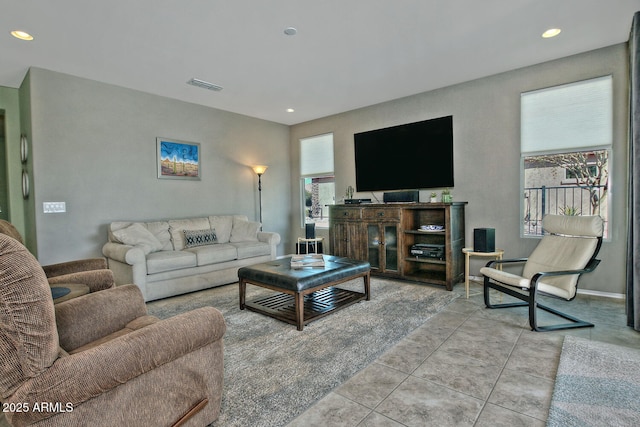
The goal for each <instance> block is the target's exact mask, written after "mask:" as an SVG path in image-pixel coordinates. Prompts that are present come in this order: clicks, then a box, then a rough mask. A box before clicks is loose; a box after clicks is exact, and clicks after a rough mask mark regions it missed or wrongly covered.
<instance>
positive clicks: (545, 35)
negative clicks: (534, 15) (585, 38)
mask: <svg viewBox="0 0 640 427" xmlns="http://www.w3.org/2000/svg"><path fill="white" fill-rule="evenodd" d="M561 31H562V30H561V29H560V28H550V29H548V30H547V31H545V32H544V33H542V37H543V38H545V39H549V38H551V37H555V36H557V35H558V34H560V32H561Z"/></svg>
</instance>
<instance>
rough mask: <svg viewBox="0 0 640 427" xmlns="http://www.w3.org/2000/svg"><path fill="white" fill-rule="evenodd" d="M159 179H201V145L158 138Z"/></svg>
mask: <svg viewBox="0 0 640 427" xmlns="http://www.w3.org/2000/svg"><path fill="white" fill-rule="evenodd" d="M156 144H157V151H158V153H157V156H158V178H163V179H191V180H199V179H200V144H198V143H197V142H185V141H178V140H175V139H168V138H156Z"/></svg>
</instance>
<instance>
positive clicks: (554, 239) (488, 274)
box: [480, 215, 603, 331]
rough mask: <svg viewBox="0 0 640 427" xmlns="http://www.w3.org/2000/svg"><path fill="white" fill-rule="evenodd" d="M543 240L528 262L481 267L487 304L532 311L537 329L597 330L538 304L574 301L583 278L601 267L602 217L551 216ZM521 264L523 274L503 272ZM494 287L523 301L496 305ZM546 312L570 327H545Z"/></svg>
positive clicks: (545, 221)
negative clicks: (542, 316) (541, 319)
mask: <svg viewBox="0 0 640 427" xmlns="http://www.w3.org/2000/svg"><path fill="white" fill-rule="evenodd" d="M542 228H543V230H544V233H545V234H544V236H543V237H542V239H541V240H540V243H538V246H536V248H535V249H534V251H533V252H532V253H531V255H529V257H528V258H521V259H505V260H497V261H490V262H489V263H488V264H487V266H486V267H483V268H481V269H480V273H482V275H483V276H484V302H485V305H486V306H487V307H488V308H506V307H517V306H528V307H529V325H530V326H531V329H532V330H534V331H552V330H557V329H569V328H584V327H593V324H592V323H589V322H585V321H583V320H580V319H578V318H577V317H574V316H571V315H569V314H566V313H563V312H561V311H559V310H556V309H555V308H552V307H548V306H546V305H543V304H541V303H540V300H539V298H538V297H539V296H540V295H545V296H550V297H555V298H557V299H560V300H565V301H571V300H573V299H574V298H575V296H576V293H577V290H578V280H579V279H580V277H581V275H582V274H585V273H590V272H592V271H593V270H595V268H596V267H597V266H598V264H599V263H600V260H598V259H596V256H597V255H598V252H599V251H600V246H601V245H602V234H603V221H602V218H601V217H600V216H597V215H593V216H565V215H547V216H545V217H544V219H543V220H542ZM514 264H515V265H517V264H521V265H523V267H522V272H521V273H520V274H514V273H512V272H508V271H503V270H502V266H509V265H514ZM491 289H495V290H497V291H500V292H502V293H505V294H507V295H510V296H512V297H514V298H517V299H519V300H521V302H508V303H501V304H492V303H491V301H490V291H491ZM538 308H539V309H541V310H544V311H546V312H548V313H551V314H553V315H555V316H558V317H560V318H562V319H564V320H568V321H569V323H561V324H554V325H545V326H541V325H540V324H539V322H538V317H537V310H536V309H538Z"/></svg>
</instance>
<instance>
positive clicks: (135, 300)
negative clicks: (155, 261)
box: [56, 285, 147, 351]
mask: <svg viewBox="0 0 640 427" xmlns="http://www.w3.org/2000/svg"><path fill="white" fill-rule="evenodd" d="M146 314H147V307H146V305H145V303H144V299H143V297H142V292H140V289H139V288H138V287H137V286H136V285H124V286H118V287H114V288H112V289H107V290H104V291H101V292H95V293H90V294H87V295H83V296H82V297H78V298H72V299H70V300H68V301H64V302H61V303H59V304H57V305H56V325H57V326H58V336H59V339H60V347H62V348H63V349H65V350H66V351H72V350H75V349H76V348H78V347H81V346H83V345H85V344H87V343H90V342H93V341H95V340H97V339H100V338H102V337H105V336H106V335H109V334H111V333H113V332H116V331H119V330H121V329H123V328H124V327H125V326H126V325H127V324H128V323H129V322H131V321H132V320H135V319H137V318H138V317H141V316H145V315H146Z"/></svg>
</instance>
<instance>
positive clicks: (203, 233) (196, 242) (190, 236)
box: [183, 229, 217, 249]
mask: <svg viewBox="0 0 640 427" xmlns="http://www.w3.org/2000/svg"><path fill="white" fill-rule="evenodd" d="M183 233H184V247H185V249H187V248H195V247H196V246H205V245H213V244H214V243H215V242H216V239H217V238H216V230H212V229H206V230H183Z"/></svg>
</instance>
